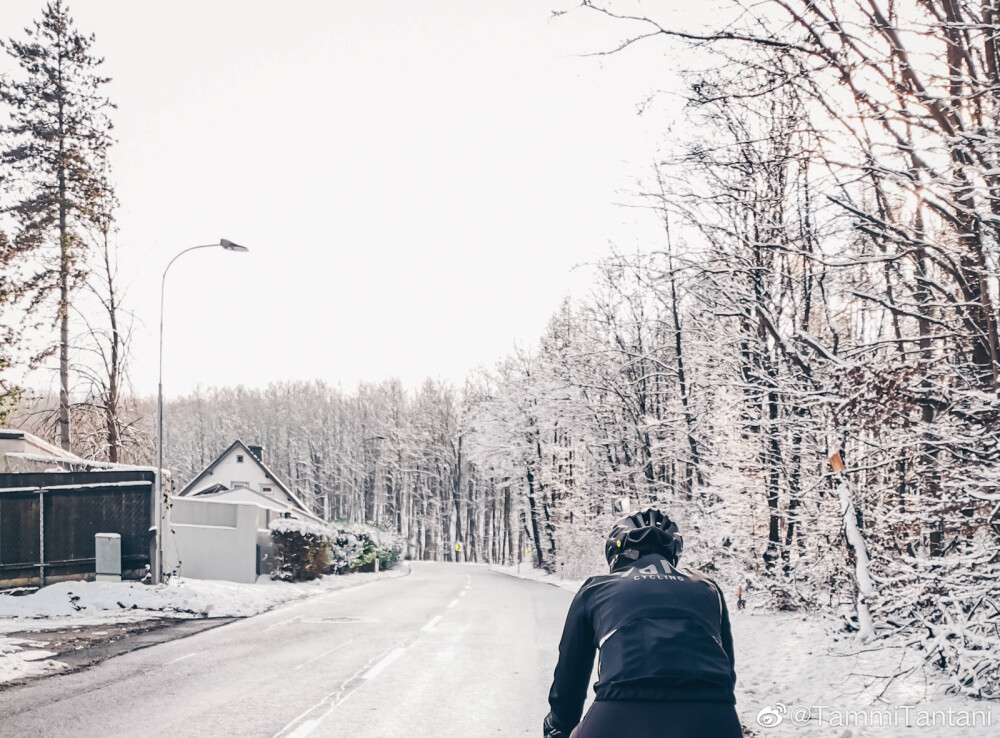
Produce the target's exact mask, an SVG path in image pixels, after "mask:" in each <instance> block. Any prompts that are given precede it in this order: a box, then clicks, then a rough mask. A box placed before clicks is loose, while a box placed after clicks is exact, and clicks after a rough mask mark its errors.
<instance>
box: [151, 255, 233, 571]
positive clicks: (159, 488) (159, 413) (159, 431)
mask: <svg viewBox="0 0 1000 738" xmlns="http://www.w3.org/2000/svg"><path fill="white" fill-rule="evenodd" d="M214 248H223V249H225V250H226V251H236V252H239V253H244V254H245V253H247V252H248V251H249V250H250V249H248V248H247V247H246V246H240V245H239V244H238V243H233V242H232V241H230V240H229V239H226V238H221V239H219V242H218V243H207V244H205V245H203V246H192V247H190V248H187V249H184V250H183V251H181V252H180V253H179V254H177V255H176V256H174V258H173V259H171V260H170V262H169V263H168V264H167V268H166V269H164V270H163V278H162V279H161V280H160V376H159V382H158V389H157V400H156V513H157V518H156V581H157V582H159V581H161V580H162V579H163V533H164V531H163V297H164V294H165V292H166V287H167V272H169V271H170V267H172V266H173V265H174V262H175V261H177V260H178V259H179V258H181V257H182V256H184V254H186V253H188V252H189V251H196V250H198V249H214Z"/></svg>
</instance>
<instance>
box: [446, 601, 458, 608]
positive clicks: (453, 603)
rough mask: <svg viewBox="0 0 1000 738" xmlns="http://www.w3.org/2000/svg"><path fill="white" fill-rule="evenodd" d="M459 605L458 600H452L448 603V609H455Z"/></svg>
mask: <svg viewBox="0 0 1000 738" xmlns="http://www.w3.org/2000/svg"><path fill="white" fill-rule="evenodd" d="M457 604H458V600H457V599H456V600H452V601H451V602H449V603H448V607H454V606H455V605H457Z"/></svg>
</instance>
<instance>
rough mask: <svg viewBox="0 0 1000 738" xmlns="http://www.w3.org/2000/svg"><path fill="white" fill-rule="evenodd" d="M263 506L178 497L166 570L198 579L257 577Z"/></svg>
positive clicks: (165, 553) (169, 531) (165, 547)
mask: <svg viewBox="0 0 1000 738" xmlns="http://www.w3.org/2000/svg"><path fill="white" fill-rule="evenodd" d="M262 512H266V511H263V510H262V509H261V508H259V507H258V506H257V505H243V504H236V503H229V502H214V501H212V500H199V499H191V498H187V497H174V498H172V500H171V509H170V525H169V526H168V529H167V536H166V538H165V540H164V542H163V564H164V571H167V572H171V571H176V572H177V573H178V574H179V575H180V576H182V577H191V578H192V579H223V580H227V581H230V582H243V583H252V582H255V581H256V580H257V546H258V537H259V533H258V531H259V522H260V520H261V517H262V516H261V513H262ZM263 517H264V519H265V520H266V517H267V516H266V515H264V516H263ZM268 539H269V536H268Z"/></svg>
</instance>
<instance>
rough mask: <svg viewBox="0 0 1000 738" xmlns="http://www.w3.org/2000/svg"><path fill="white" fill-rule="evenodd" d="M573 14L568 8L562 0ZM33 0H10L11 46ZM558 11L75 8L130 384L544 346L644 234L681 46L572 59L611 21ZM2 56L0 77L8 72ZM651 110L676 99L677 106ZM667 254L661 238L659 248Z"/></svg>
mask: <svg viewBox="0 0 1000 738" xmlns="http://www.w3.org/2000/svg"><path fill="white" fill-rule="evenodd" d="M566 4H568V5H572V4H574V3H573V2H572V0H568V2H567V3H566ZM41 6H42V1H41V0H33V1H31V2H24V1H22V0H3V2H2V4H0V28H2V29H3V31H2V35H3V36H4V37H7V36H11V35H13V36H16V37H20V36H21V32H20V29H21V28H23V27H24V26H25V25H27V24H28V23H29V22H30V21H31V20H32V18H35V17H37V16H38V15H39V14H40V8H41ZM553 7H555V5H554V2H547V1H546V0H542V1H541V2H539V0H502V2H472V1H470V0H423V1H422V2H413V1H412V0H381V1H380V2H359V1H355V2H350V3H348V2H343V1H341V0H333V1H325V2H324V1H321V0H312V1H305V0H296V1H295V2H286V3H278V2H263V1H260V0H256V1H251V0H239V1H238V2H230V1H226V2H221V1H219V0H213V1H212V2H204V1H203V0H199V1H193V0H174V1H173V2H170V3H144V2H134V1H126V0H86V1H85V2H84V1H82V0H77V2H75V3H71V4H70V9H71V12H72V15H73V16H74V18H75V20H76V24H77V27H78V28H80V29H81V30H83V31H85V32H88V33H89V32H94V33H96V34H97V47H96V50H97V52H98V53H99V54H100V55H103V56H104V57H105V58H106V63H105V66H104V71H105V72H106V73H107V74H108V75H109V76H111V77H112V78H113V82H112V84H111V85H109V87H108V92H109V94H110V96H111V97H112V98H113V100H114V101H115V102H116V103H117V104H118V110H117V112H116V113H115V116H114V121H115V128H116V136H117V139H118V144H117V145H116V147H115V149H114V152H113V156H112V162H113V165H114V168H115V177H116V181H117V186H118V196H119V199H120V200H121V203H122V208H121V212H120V217H119V225H120V234H119V243H120V249H121V256H120V259H121V268H122V274H123V276H124V277H126V278H127V280H128V281H129V282H130V287H129V293H128V298H129V301H130V304H131V306H132V307H133V309H134V310H135V312H136V313H137V314H138V317H139V319H140V321H141V322H140V323H139V325H138V327H137V331H136V336H135V341H134V347H133V353H134V360H133V367H132V377H133V383H134V385H135V387H136V389H137V390H138V391H139V392H141V393H153V392H155V383H156V359H157V353H156V340H157V334H156V328H157V319H158V298H159V280H160V275H161V273H162V270H163V267H164V266H165V265H166V263H167V262H168V261H169V259H170V258H171V257H172V256H173V255H174V254H175V253H176V252H178V251H180V250H181V249H183V248H186V247H188V246H191V245H196V244H202V243H210V242H213V241H217V240H218V239H219V238H220V237H225V238H229V239H231V240H233V241H236V242H238V243H241V244H244V245H246V246H248V247H249V248H250V249H251V252H252V253H250V254H230V253H227V252H224V251H222V250H221V249H219V250H215V249H211V250H204V251H199V252H195V253H193V254H189V255H186V256H185V257H184V258H183V259H182V260H180V261H178V262H177V264H176V265H175V266H174V267H173V268H172V269H171V272H170V277H169V280H168V292H167V309H166V352H165V367H164V382H165V389H166V394H167V395H168V396H172V395H176V394H179V393H182V392H187V391H190V390H191V389H192V388H193V387H194V386H195V385H197V384H199V383H201V384H205V385H212V384H218V385H223V384H237V383H242V384H246V385H255V386H260V385H264V384H266V383H267V382H269V381H276V380H286V379H315V378H318V379H323V380H326V381H327V382H330V383H333V384H341V385H343V386H345V387H351V386H353V385H354V384H355V383H356V382H358V381H359V380H379V379H383V378H387V377H392V376H398V377H400V378H401V379H402V380H403V381H404V382H405V383H406V384H407V385H409V386H415V385H417V384H419V382H420V381H421V380H422V379H423V378H424V377H427V376H430V377H437V378H443V379H447V380H451V381H454V382H461V381H462V379H463V377H464V376H465V375H466V374H467V373H468V372H469V371H470V370H471V369H473V368H474V367H476V366H477V365H486V366H489V365H492V364H493V363H494V362H495V361H496V360H497V359H499V358H500V357H501V356H503V355H504V354H505V353H507V352H508V351H509V350H510V349H511V347H512V346H513V345H514V343H515V342H523V343H529V342H533V341H534V340H535V339H536V338H537V337H538V336H539V335H540V334H541V332H542V330H543V329H544V326H545V324H546V322H547V321H548V319H549V316H550V315H551V313H552V312H553V310H554V309H555V308H556V307H557V305H558V303H559V301H560V300H561V299H562V297H563V296H564V295H565V294H567V292H569V291H570V290H575V291H576V292H580V291H582V290H585V285H586V280H585V278H584V277H583V276H582V274H581V273H580V272H576V273H574V272H573V267H574V266H575V265H577V264H581V263H584V262H587V261H590V260H593V259H594V258H595V257H597V256H599V255H601V254H603V253H605V251H606V250H607V246H608V243H609V241H614V242H615V243H616V244H618V245H619V246H620V247H622V248H625V249H634V248H636V245H637V244H640V243H643V244H645V245H647V246H648V245H650V242H651V240H654V239H655V238H656V224H655V221H654V220H653V219H652V218H650V216H648V215H647V216H643V215H642V214H641V213H637V212H636V211H635V210H632V209H624V208H620V207H617V206H615V205H614V204H613V203H614V202H615V201H619V202H620V201H622V200H623V199H624V196H623V194H622V193H623V192H624V191H627V190H629V189H631V188H633V186H634V184H633V183H634V180H635V178H636V177H637V176H639V175H641V174H642V173H643V168H644V167H647V166H648V165H649V164H650V162H651V161H652V160H653V159H654V157H655V150H656V145H657V142H658V141H659V140H661V139H662V137H663V136H664V130H663V126H662V116H661V119H660V120H656V119H655V118H654V116H653V115H643V116H639V115H638V114H637V113H636V109H637V104H638V103H640V102H641V101H642V100H643V98H644V97H645V95H646V94H647V93H649V92H650V91H652V90H653V89H654V88H655V87H656V86H657V85H660V86H663V85H667V86H669V85H670V84H671V80H672V76H671V68H672V67H673V66H674V65H673V63H672V61H671V59H670V58H669V56H668V55H666V54H667V53H668V51H669V49H668V47H667V46H664V45H661V44H656V43H655V42H654V43H653V44H651V45H648V46H647V47H646V48H645V49H639V50H635V51H629V52H628V53H627V54H623V55H620V56H615V57H605V58H600V59H598V58H581V57H580V56H579V54H582V53H585V52H588V51H593V50H596V49H600V48H606V47H608V46H610V45H612V44H613V42H614V41H615V39H617V38H618V37H619V35H620V33H621V30H620V29H619V28H616V27H614V26H612V25H611V24H610V23H609V22H608V21H606V20H602V19H601V18H599V17H598V16H597V15H596V14H592V13H573V14H570V15H568V16H563V17H560V18H556V19H551V18H550V11H551V10H552V8H553ZM10 64H11V62H10V61H9V60H8V59H6V58H4V59H3V60H2V61H0V68H2V69H3V70H4V71H6V70H7V69H9V68H10ZM661 107H662V108H663V110H661V111H660V113H665V114H669V107H670V103H669V102H667V103H666V104H664V105H661ZM654 245H659V244H658V243H657V244H654Z"/></svg>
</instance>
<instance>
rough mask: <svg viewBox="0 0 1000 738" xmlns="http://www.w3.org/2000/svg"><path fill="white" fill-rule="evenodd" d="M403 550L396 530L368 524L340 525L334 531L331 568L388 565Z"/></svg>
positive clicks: (360, 567)
mask: <svg viewBox="0 0 1000 738" xmlns="http://www.w3.org/2000/svg"><path fill="white" fill-rule="evenodd" d="M402 553H403V539H402V538H401V537H400V536H399V535H397V534H396V533H391V532H389V531H384V530H381V529H379V528H375V527H372V526H370V525H356V524H354V525H341V526H339V527H338V528H337V529H336V530H335V532H334V554H333V558H334V562H335V571H337V572H339V573H344V572H347V571H374V570H375V561H376V560H377V561H378V565H379V569H391V568H392V567H393V566H395V564H396V562H397V561H399V557H400V555H401V554H402Z"/></svg>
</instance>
